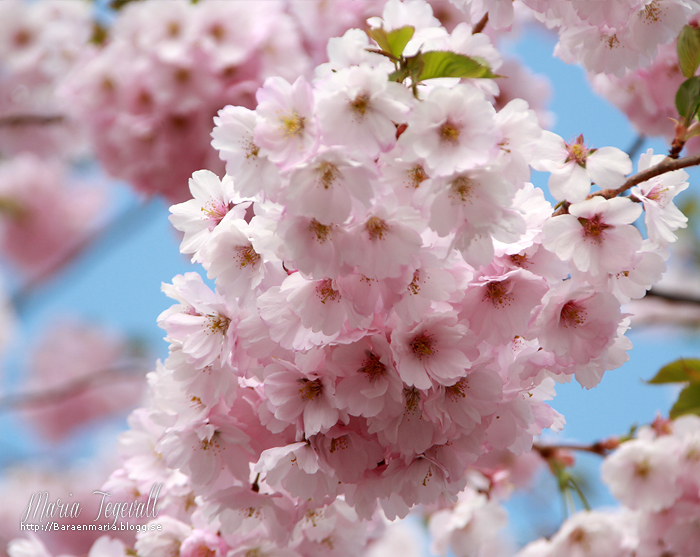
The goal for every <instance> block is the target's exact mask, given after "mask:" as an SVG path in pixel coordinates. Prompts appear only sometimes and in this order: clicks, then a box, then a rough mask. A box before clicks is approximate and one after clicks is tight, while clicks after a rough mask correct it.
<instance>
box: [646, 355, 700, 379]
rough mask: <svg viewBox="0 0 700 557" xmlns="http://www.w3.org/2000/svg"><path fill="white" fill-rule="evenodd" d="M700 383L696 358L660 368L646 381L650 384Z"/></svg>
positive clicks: (698, 362) (699, 363)
mask: <svg viewBox="0 0 700 557" xmlns="http://www.w3.org/2000/svg"><path fill="white" fill-rule="evenodd" d="M688 381H698V382H700V360H699V359H697V358H687V359H686V358H681V359H680V360H676V361H675V362H672V363H670V364H668V365H665V366H664V367H662V368H661V369H660V370H659V372H658V373H657V374H656V375H655V376H654V377H653V378H652V379H650V380H649V381H648V383H651V384H656V385H659V384H664V383H686V382H688Z"/></svg>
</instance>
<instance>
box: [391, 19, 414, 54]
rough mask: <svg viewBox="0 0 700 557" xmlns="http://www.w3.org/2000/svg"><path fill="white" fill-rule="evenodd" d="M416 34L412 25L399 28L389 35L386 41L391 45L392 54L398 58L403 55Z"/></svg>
mask: <svg viewBox="0 0 700 557" xmlns="http://www.w3.org/2000/svg"><path fill="white" fill-rule="evenodd" d="M415 32H416V28H415V27H413V26H412V25H405V26H404V27H399V28H398V29H394V30H393V31H391V32H390V33H388V34H387V36H386V39H387V42H388V43H389V48H390V49H391V53H392V54H393V55H394V56H396V57H397V58H398V57H399V56H401V55H402V54H403V49H404V48H406V45H407V44H408V41H410V40H411V38H412V37H413V33H415Z"/></svg>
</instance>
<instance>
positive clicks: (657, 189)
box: [630, 149, 688, 248]
mask: <svg viewBox="0 0 700 557" xmlns="http://www.w3.org/2000/svg"><path fill="white" fill-rule="evenodd" d="M664 158H665V157H664V156H663V155H654V154H653V151H652V150H651V149H649V150H648V151H647V152H646V153H644V154H642V155H641V156H640V157H639V165H638V170H639V172H642V171H643V170H646V169H648V168H649V167H651V166H654V165H655V164H658V163H660V162H661V161H663V160H664ZM687 179H688V174H687V173H686V172H685V171H683V170H675V171H673V172H666V173H664V174H661V175H660V176H657V177H656V178H652V179H651V180H647V181H646V182H642V183H641V184H639V185H638V186H634V187H633V188H632V189H631V190H630V193H631V194H632V195H634V196H635V197H636V198H637V199H639V200H640V201H641V202H642V205H643V206H644V223H645V224H646V227H647V234H648V235H649V239H650V240H651V241H652V242H654V243H655V244H656V245H657V246H659V247H662V248H665V247H668V245H669V244H670V243H671V242H675V241H676V235H675V234H674V233H673V232H674V231H675V230H677V229H678V228H685V227H686V226H687V222H688V219H687V217H686V216H685V215H684V214H683V213H681V212H680V210H679V209H678V207H676V206H675V205H674V204H673V198H674V197H675V196H676V195H678V194H679V193H681V192H682V191H684V190H685V189H687V188H688V182H687Z"/></svg>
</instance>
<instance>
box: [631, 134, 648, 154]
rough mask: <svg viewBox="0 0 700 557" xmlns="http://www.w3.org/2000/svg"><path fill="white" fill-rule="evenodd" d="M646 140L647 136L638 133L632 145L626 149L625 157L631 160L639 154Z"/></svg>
mask: <svg viewBox="0 0 700 557" xmlns="http://www.w3.org/2000/svg"><path fill="white" fill-rule="evenodd" d="M646 140H647V136H646V135H644V134H643V133H640V134H639V135H638V136H637V137H636V138H635V140H634V142H633V143H632V145H630V146H629V148H628V149H627V151H626V152H627V156H628V157H629V158H631V159H633V158H634V157H635V156H636V155H637V153H639V150H640V149H641V148H642V147H643V146H644V142H645V141H646Z"/></svg>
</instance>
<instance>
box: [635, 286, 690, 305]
mask: <svg viewBox="0 0 700 557" xmlns="http://www.w3.org/2000/svg"><path fill="white" fill-rule="evenodd" d="M646 295H647V296H649V297H653V298H659V299H661V300H666V301H667V302H671V303H676V304H696V305H700V298H699V297H697V296H690V295H688V294H679V293H672V292H660V291H659V290H655V289H653V288H652V289H651V290H649V291H648V292H647V294H646Z"/></svg>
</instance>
